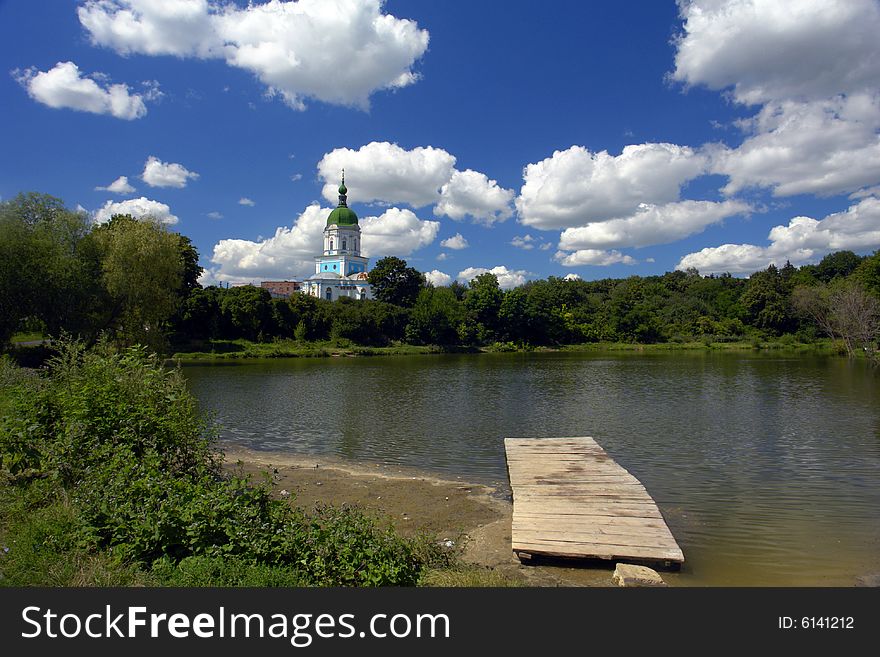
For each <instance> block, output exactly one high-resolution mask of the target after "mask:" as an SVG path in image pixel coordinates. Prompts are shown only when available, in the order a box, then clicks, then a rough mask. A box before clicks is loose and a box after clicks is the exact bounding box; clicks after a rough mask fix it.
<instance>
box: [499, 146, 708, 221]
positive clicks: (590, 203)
mask: <svg viewBox="0 0 880 657" xmlns="http://www.w3.org/2000/svg"><path fill="white" fill-rule="evenodd" d="M707 164H708V158H707V157H706V156H705V155H704V154H703V153H701V152H698V151H695V150H693V149H692V148H689V147H687V146H677V145H675V144H663V143H649V144H637V145H629V146H626V147H625V148H624V149H623V151H622V152H621V154H620V155H617V156H613V155H610V154H609V153H608V152H607V151H601V152H598V153H591V152H590V151H589V150H588V149H586V148H584V147H583V146H572V147H571V148H569V149H568V150H565V151H556V152H554V153H553V155H552V156H551V157H549V158H547V159H545V160H542V161H541V162H536V163H533V164H528V165H527V166H526V167H525V170H524V172H523V181H524V182H523V186H522V188H521V190H520V195H519V197H518V198H517V199H516V207H517V210H518V211H519V215H520V221H521V222H522V223H523V224H526V225H528V226H534V227H535V228H539V229H542V230H548V229H554V228H569V227H573V226H578V225H583V224H585V223H588V222H598V221H606V220H608V219H612V218H615V217H621V216H628V215H631V214H633V213H635V212H636V211H637V210H638V208H639V206H640V205H641V204H645V203H648V204H654V205H661V204H665V203H671V202H674V201H677V200H678V198H679V194H680V190H681V187H682V185H684V184H685V183H686V182H688V181H689V180H692V179H693V178H696V177H698V176H700V175H702V174H703V173H705V171H706V167H707Z"/></svg>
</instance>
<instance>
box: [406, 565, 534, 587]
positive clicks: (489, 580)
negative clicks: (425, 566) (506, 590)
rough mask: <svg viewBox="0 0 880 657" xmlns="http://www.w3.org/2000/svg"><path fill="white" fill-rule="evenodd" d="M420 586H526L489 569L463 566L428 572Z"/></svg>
mask: <svg viewBox="0 0 880 657" xmlns="http://www.w3.org/2000/svg"><path fill="white" fill-rule="evenodd" d="M420 584H421V586H430V587H443V588H449V587H463V588H485V587H491V588H498V587H519V586H527V584H526V582H525V581H523V580H521V579H518V578H515V577H511V576H508V575H504V574H502V573H500V572H498V571H497V570H492V569H491V568H483V567H480V566H469V565H463V566H460V567H458V568H445V569H437V570H429V571H428V572H426V573H425V574H424V575H422V579H421V582H420Z"/></svg>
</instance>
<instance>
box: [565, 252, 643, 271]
mask: <svg viewBox="0 0 880 657" xmlns="http://www.w3.org/2000/svg"><path fill="white" fill-rule="evenodd" d="M553 258H554V260H556V261H557V262H559V263H560V264H561V265H562V266H563V267H579V266H581V265H595V266H597V267H607V266H608V265H616V264H624V265H634V264H636V261H635V259H634V258H632V256H628V255H623V254H622V253H621V252H620V251H603V250H601V249H579V250H577V251H575V252H574V253H565V252H563V251H557V252H556V255H555V256H554V257H553Z"/></svg>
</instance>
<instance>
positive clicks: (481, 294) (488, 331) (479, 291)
mask: <svg viewBox="0 0 880 657" xmlns="http://www.w3.org/2000/svg"><path fill="white" fill-rule="evenodd" d="M453 294H455V293H454V292H453ZM503 300H504V293H503V292H502V291H501V287H499V285H498V277H497V276H496V275H495V274H491V273H488V272H487V273H485V274H480V275H479V276H477V277H476V278H474V279H473V280H472V281H471V283H470V289H468V291H467V292H466V293H465V295H464V307H465V310H466V311H467V320H466V321H468V323H470V324H473V326H474V333H475V335H476V337H477V340H478V341H479V342H482V343H485V342H489V341H491V340H494V339H495V337H496V333H497V330H498V311H499V310H500V309H501V302H502V301H503Z"/></svg>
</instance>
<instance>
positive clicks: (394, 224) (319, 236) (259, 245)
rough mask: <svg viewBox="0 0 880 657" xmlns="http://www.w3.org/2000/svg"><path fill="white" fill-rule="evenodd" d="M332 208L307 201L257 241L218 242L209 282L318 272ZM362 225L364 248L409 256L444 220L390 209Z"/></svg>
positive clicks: (372, 253) (428, 240) (368, 251)
mask: <svg viewBox="0 0 880 657" xmlns="http://www.w3.org/2000/svg"><path fill="white" fill-rule="evenodd" d="M330 211H331V209H330V208H324V207H321V205H320V204H318V203H313V204H311V205H309V206H308V207H307V208H306V209H305V210H304V211H303V212H302V214H300V215H299V216H298V217H297V218H296V220H295V221H294V222H293V225H292V226H289V227H287V226H281V227H279V228H277V229H276V230H275V234H274V235H272V236H271V237H268V238H266V239H260V240H256V241H252V240H243V239H224V240H220V241H219V242H217V244H215V245H214V250H213V253H212V255H211V264H212V265H213V266H212V267H210V276H211V277H212V278H211V280H216V281H228V282H230V283H233V284H237V283H248V282H250V281H254V280H260V279H269V278H285V277H286V278H290V277H305V276H309V275H311V274H313V273H314V271H315V256H316V255H319V254H320V253H321V250H322V248H323V238H324V227H325V226H326V223H327V215H328V214H330ZM359 224H360V226H361V245H362V248H361V252H362V253H363V254H364V255H366V256H375V255H377V254H380V255H384V254H393V255H399V256H405V255H409V254H410V253H412V252H413V251H415V250H416V249H418V248H421V247H422V246H425V245H427V244H430V243H431V242H432V241H433V240H434V238H435V237H436V236H437V231H438V230H439V229H440V224H439V223H438V222H436V221H422V220H420V219H419V218H418V217H416V216H415V214H413V212H412V211H410V210H405V209H404V210H401V209H398V208H389V209H388V210H387V211H385V212H384V213H383V214H382V215H380V216H378V217H366V218H363V219H361V220H360V221H359Z"/></svg>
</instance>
